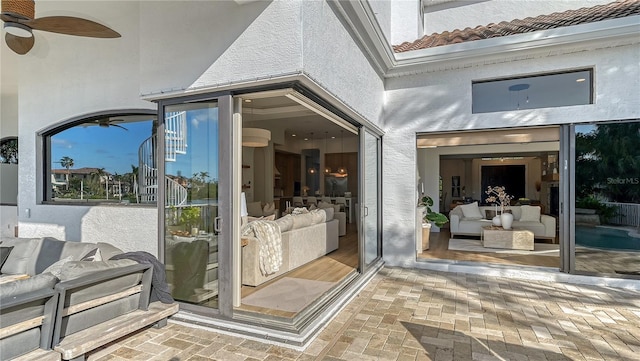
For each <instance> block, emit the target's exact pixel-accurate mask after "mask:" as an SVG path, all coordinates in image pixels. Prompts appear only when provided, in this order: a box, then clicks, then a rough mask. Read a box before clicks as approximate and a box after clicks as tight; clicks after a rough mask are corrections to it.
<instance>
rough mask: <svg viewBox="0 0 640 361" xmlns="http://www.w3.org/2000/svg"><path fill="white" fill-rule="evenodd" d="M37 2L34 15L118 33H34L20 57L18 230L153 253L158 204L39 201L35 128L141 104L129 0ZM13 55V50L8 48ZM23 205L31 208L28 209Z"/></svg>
mask: <svg viewBox="0 0 640 361" xmlns="http://www.w3.org/2000/svg"><path fill="white" fill-rule="evenodd" d="M115 4H117V5H116V6H114V3H113V2H106V1H91V2H77V1H73V2H64V3H57V2H39V3H38V4H37V8H38V9H37V11H38V14H39V16H46V15H60V14H67V15H74V16H81V17H85V18H89V19H94V20H98V21H100V22H101V23H103V24H105V25H108V26H110V27H112V28H113V29H116V30H117V31H118V32H120V33H121V34H122V38H118V39H92V38H82V37H72V36H63V35H58V34H51V33H46V32H36V34H35V37H36V41H35V46H34V48H33V49H32V50H31V51H30V52H29V54H28V55H25V56H21V57H20V61H19V66H18V68H17V69H16V71H18V72H19V79H20V83H19V85H20V87H19V93H18V96H19V98H18V110H19V125H18V132H19V136H20V144H19V147H20V148H19V152H20V164H19V178H20V182H19V188H18V204H19V235H20V236H21V237H38V236H53V237H58V238H61V239H68V240H74V241H88V242H103V241H110V242H112V243H113V244H114V245H116V246H117V247H120V248H123V249H125V250H134V249H136V250H144V251H147V252H150V253H152V254H157V245H156V243H157V210H156V209H155V208H141V207H128V208H127V207H118V206H114V207H85V206H62V205H44V204H41V203H40V199H39V195H40V194H42V191H41V190H42V177H41V172H40V170H39V166H38V165H39V164H41V163H40V162H41V161H42V153H41V151H40V148H39V147H38V139H37V136H36V135H37V134H38V132H39V131H40V130H42V129H45V128H47V127H50V126H51V125H52V124H55V123H58V122H61V121H65V120H67V119H69V118H73V117H77V116H81V115H83V114H88V113H93V112H97V111H104V110H115V109H132V108H145V109H155V108H156V107H155V104H152V103H150V102H146V101H142V100H140V96H139V94H140V85H139V84H140V71H139V70H140V62H139V48H140V43H139V40H140V37H139V35H138V32H139V24H138V20H137V19H138V13H139V12H138V10H139V7H138V4H137V3H135V2H117V3H115ZM13 56H17V55H15V54H13ZM27 209H28V210H29V211H28V212H27Z"/></svg>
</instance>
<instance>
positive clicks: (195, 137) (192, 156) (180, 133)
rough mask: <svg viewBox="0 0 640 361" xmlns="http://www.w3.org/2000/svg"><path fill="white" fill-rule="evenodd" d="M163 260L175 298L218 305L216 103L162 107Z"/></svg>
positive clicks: (213, 306) (212, 305) (207, 305)
mask: <svg viewBox="0 0 640 361" xmlns="http://www.w3.org/2000/svg"><path fill="white" fill-rule="evenodd" d="M164 122H165V127H164V128H165V140H164V143H165V145H164V148H165V159H164V164H165V176H164V187H165V264H166V270H167V280H168V282H169V284H170V286H171V289H172V295H173V297H174V298H175V299H176V300H178V301H183V302H188V303H193V304H198V305H202V306H206V307H211V308H217V307H218V229H217V225H216V220H217V217H218V107H217V102H215V101H214V102H205V103H194V104H181V105H176V106H170V107H166V108H165V119H164Z"/></svg>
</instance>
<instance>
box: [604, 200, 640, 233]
mask: <svg viewBox="0 0 640 361" xmlns="http://www.w3.org/2000/svg"><path fill="white" fill-rule="evenodd" d="M603 203H604V204H606V205H607V206H610V207H615V208H616V215H615V216H614V217H612V218H611V219H610V220H609V223H611V224H616V225H622V226H633V227H640V204H636V203H616V202H603Z"/></svg>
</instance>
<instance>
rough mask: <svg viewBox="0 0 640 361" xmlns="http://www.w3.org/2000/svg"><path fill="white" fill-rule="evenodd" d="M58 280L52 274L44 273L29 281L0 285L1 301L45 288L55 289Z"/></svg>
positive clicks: (28, 279)
mask: <svg viewBox="0 0 640 361" xmlns="http://www.w3.org/2000/svg"><path fill="white" fill-rule="evenodd" d="M56 283H58V279H57V278H56V277H55V276H54V275H52V274H51V273H43V274H40V275H36V276H33V277H30V278H27V279H23V280H18V281H14V282H7V283H2V284H0V300H5V299H8V298H12V297H14V296H18V295H22V294H25V293H29V292H31V291H34V290H39V289H43V288H53V287H54V286H55V285H56Z"/></svg>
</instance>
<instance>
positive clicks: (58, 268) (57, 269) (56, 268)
mask: <svg viewBox="0 0 640 361" xmlns="http://www.w3.org/2000/svg"><path fill="white" fill-rule="evenodd" d="M72 260H73V256H69V257H66V258H63V259H61V260H59V261H57V262H55V263H54V264H52V265H51V266H49V267H47V268H46V269H45V270H44V271H43V272H42V273H51V274H52V275H54V276H56V277H57V278H60V274H61V273H62V268H63V267H64V265H65V264H66V263H67V262H70V261H72Z"/></svg>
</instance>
